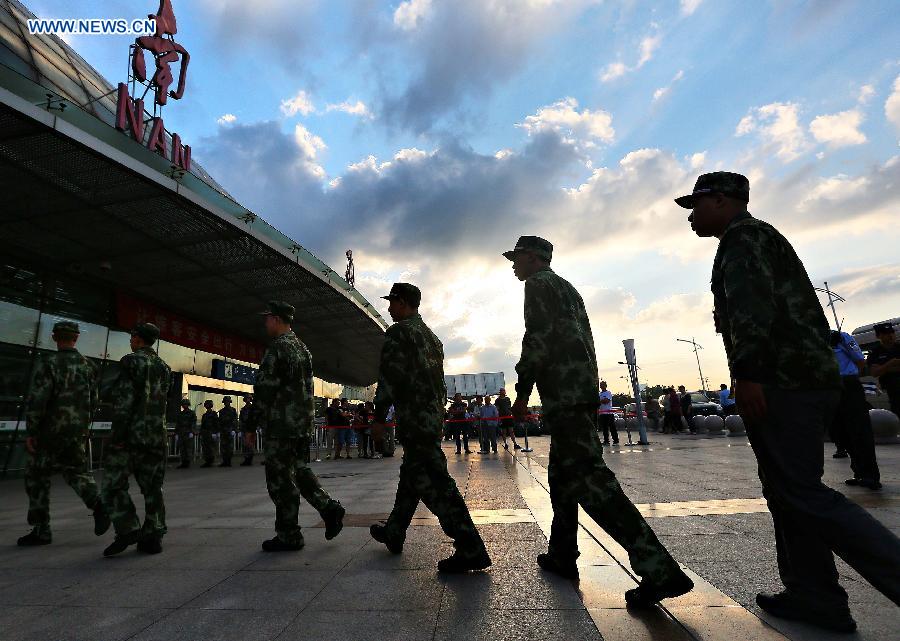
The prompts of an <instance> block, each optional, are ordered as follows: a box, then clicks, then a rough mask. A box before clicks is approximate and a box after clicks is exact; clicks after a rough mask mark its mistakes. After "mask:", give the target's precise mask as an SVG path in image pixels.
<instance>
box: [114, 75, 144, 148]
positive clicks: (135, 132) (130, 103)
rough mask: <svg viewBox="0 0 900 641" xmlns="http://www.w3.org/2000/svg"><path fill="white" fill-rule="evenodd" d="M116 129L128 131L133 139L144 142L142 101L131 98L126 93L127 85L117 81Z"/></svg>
mask: <svg viewBox="0 0 900 641" xmlns="http://www.w3.org/2000/svg"><path fill="white" fill-rule="evenodd" d="M116 129H118V130H119V131H130V132H131V135H132V136H133V137H134V139H135V140H137V141H138V142H144V101H143V100H142V99H138V100H132V99H131V96H129V95H128V86H127V85H126V84H125V83H124V82H120V83H119V90H118V101H117V103H116Z"/></svg>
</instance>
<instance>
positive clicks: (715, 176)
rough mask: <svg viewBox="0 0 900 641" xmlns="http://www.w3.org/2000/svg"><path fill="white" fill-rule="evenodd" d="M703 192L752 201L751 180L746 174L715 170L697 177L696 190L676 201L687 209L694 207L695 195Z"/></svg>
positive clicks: (700, 194)
mask: <svg viewBox="0 0 900 641" xmlns="http://www.w3.org/2000/svg"><path fill="white" fill-rule="evenodd" d="M703 194H722V195H724V196H729V197H731V198H736V199H737V200H740V201H742V202H745V203H748V202H750V181H749V180H747V177H746V176H742V175H741V174H736V173H734V172H731V171H714V172H713V173H711V174H703V175H702V176H700V177H699V178H697V182H696V183H695V184H694V191H693V193H691V194H688V195H687V196H680V197H678V198H676V199H675V202H676V203H678V204H679V205H680V206H682V207H684V208H685V209H693V208H694V197H695V196H702V195H703Z"/></svg>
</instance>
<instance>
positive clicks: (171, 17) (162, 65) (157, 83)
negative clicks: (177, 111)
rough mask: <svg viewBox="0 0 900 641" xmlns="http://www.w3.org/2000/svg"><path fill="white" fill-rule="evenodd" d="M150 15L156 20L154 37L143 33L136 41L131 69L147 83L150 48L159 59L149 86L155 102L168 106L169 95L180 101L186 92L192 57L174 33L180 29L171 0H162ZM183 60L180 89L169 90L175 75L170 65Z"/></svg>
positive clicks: (179, 72) (151, 52)
mask: <svg viewBox="0 0 900 641" xmlns="http://www.w3.org/2000/svg"><path fill="white" fill-rule="evenodd" d="M147 17H149V18H152V19H155V20H156V32H155V33H154V35H152V36H141V37H140V38H137V39H136V40H135V41H134V42H135V45H136V46H135V49H134V53H133V54H132V57H131V70H132V72H133V73H134V77H135V78H136V79H137V80H139V81H140V82H147V64H146V61H145V60H144V52H145V51H148V52H150V54H151V55H152V56H153V58H154V59H155V61H156V73H155V74H153V78H151V79H150V86H151V87H153V88H154V90H155V91H156V104H157V105H160V106H162V105H165V104H166V102H168V99H169V96H171V97H172V98H174V99H175V100H178V99H179V98H181V97H182V96H183V95H184V84H185V81H186V80H187V68H188V63H189V62H190V60H191V56H190V54H189V53H188V52H187V49H185V48H184V47H182V46H181V45H180V44H178V43H177V42H175V38H174V36H175V34H176V33H177V32H178V24H177V22H176V20H175V12H174V11H173V10H172V1H171V0H160V2H159V10H158V11H157V12H156V15H153V14H150V15H148V16H147ZM179 59H180V60H181V64H180V66H179V71H178V88H177V89H176V90H175V91H169V87H170V86H171V85H172V83H173V82H174V80H175V78H174V76H173V75H172V68H171V64H172V63H174V62H176V61H178V60H179Z"/></svg>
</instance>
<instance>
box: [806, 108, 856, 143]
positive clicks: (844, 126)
mask: <svg viewBox="0 0 900 641" xmlns="http://www.w3.org/2000/svg"><path fill="white" fill-rule="evenodd" d="M862 121H863V115H862V112H861V111H859V110H858V109H850V110H848V111H842V112H840V113H836V114H831V115H823V116H816V117H815V118H813V121H812V122H811V123H810V125H809V131H810V133H811V134H812V135H813V138H815V139H816V140H817V141H818V142H821V143H825V144H826V145H828V146H829V147H831V148H833V149H836V148H838V147H847V146H850V145H861V144H863V143H864V142H866V136H865V134H864V133H862V132H861V131H860V130H859V126H860V125H861V124H862Z"/></svg>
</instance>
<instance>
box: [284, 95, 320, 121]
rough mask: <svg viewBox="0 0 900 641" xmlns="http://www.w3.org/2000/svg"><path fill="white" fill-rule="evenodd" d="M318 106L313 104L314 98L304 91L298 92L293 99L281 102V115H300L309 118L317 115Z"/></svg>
mask: <svg viewBox="0 0 900 641" xmlns="http://www.w3.org/2000/svg"><path fill="white" fill-rule="evenodd" d="M315 111H316V106H315V105H314V104H313V101H312V98H310V96H309V94H308V93H306V91H304V90H303V89H301V90H300V91H298V92H297V94H296V95H295V96H294V97H293V98H285V99H284V100H282V101H281V113H283V114H284V115H285V116H288V117H290V116H296V115H297V114H298V113H299V114H301V115H303V116H308V115H309V114H311V113H315Z"/></svg>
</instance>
